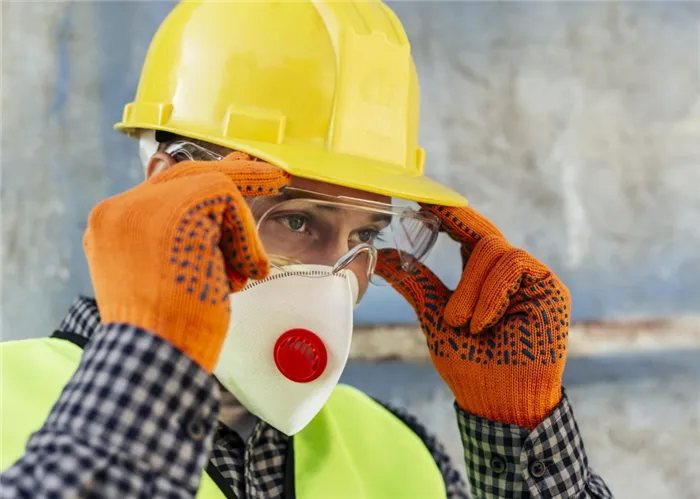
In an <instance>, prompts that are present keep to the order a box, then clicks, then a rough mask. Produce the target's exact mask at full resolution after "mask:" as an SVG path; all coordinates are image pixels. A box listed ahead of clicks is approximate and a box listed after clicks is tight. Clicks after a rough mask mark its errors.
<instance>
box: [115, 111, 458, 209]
mask: <svg viewBox="0 0 700 499" xmlns="http://www.w3.org/2000/svg"><path fill="white" fill-rule="evenodd" d="M114 128H115V129H116V130H118V131H120V132H123V133H125V134H127V135H132V136H133V135H136V136H137V135H138V134H139V130H145V129H148V130H153V129H158V130H161V131H164V132H171V133H175V134H180V135H181V134H182V132H181V129H180V128H172V129H171V128H169V127H167V126H162V127H154V126H153V125H149V124H144V125H143V126H139V124H136V123H129V124H128V125H127V124H126V123H118V124H116V125H115V126H114ZM187 136H188V138H191V139H198V140H203V141H205V142H210V143H215V144H217V145H220V146H223V147H228V148H230V149H233V150H236V151H241V152H245V153H248V154H250V155H252V156H255V157H256V158H260V159H262V160H264V161H267V162H268V163H271V164H273V165H275V166H278V167H280V168H282V169H283V170H284V171H286V172H287V173H289V174H291V175H294V176H297V177H301V178H306V179H312V180H318V181H321V182H327V183H329V184H334V185H340V186H343V187H350V188H352V189H358V190H362V191H366V192H371V193H374V194H380V195H384V196H390V197H395V198H400V199H406V200H409V201H415V202H419V203H427V204H434V205H441V206H451V207H463V206H467V204H468V202H467V199H466V198H465V197H464V196H462V195H461V194H459V193H458V192H456V191H455V190H453V189H450V188H449V187H446V186H444V185H442V184H440V183H439V182H437V181H435V180H433V179H431V178H429V177H426V176H424V175H420V174H412V173H411V172H408V171H406V170H405V169H403V168H401V167H397V166H395V165H392V164H388V163H384V162H381V161H377V160H372V159H367V158H362V157H358V156H352V155H349V154H338V153H334V152H330V151H327V150H325V149H321V148H317V147H313V148H312V147H307V146H297V145H294V144H270V143H266V142H255V141H249V140H241V139H234V138H231V139H226V140H224V139H218V138H217V139H216V140H215V141H212V138H211V137H207V136H199V135H197V134H187Z"/></svg>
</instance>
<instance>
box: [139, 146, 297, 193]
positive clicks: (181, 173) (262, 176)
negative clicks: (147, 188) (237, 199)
mask: <svg viewBox="0 0 700 499" xmlns="http://www.w3.org/2000/svg"><path fill="white" fill-rule="evenodd" d="M240 158H241V153H233V154H230V155H229V156H226V158H224V159H223V160H221V161H183V162H181V163H178V164H177V165H175V166H173V167H172V168H168V169H167V170H164V171H163V172H161V173H159V174H158V175H156V176H154V177H152V178H151V179H149V180H148V182H150V183H160V182H167V181H170V180H174V179H178V178H183V177H191V176H195V175H202V174H205V173H223V174H224V175H226V177H227V178H228V179H229V180H231V181H232V182H233V183H234V184H235V185H236V187H237V188H238V190H239V191H240V192H241V193H242V194H243V196H245V197H256V196H272V195H274V194H277V193H278V192H279V190H280V189H281V188H282V187H284V186H286V185H288V184H289V182H290V180H291V176H290V175H289V174H288V173H287V172H285V171H284V170H282V169H281V168H278V167H276V166H273V165H271V164H269V163H266V162H264V161H257V160H252V159H240Z"/></svg>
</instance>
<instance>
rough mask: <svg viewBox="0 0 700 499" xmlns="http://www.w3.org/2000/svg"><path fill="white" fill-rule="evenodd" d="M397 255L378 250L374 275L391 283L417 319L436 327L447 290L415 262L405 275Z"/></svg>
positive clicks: (389, 250)
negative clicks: (413, 266)
mask: <svg viewBox="0 0 700 499" xmlns="http://www.w3.org/2000/svg"><path fill="white" fill-rule="evenodd" d="M401 263H402V260H401V256H400V253H399V252H398V251H397V250H395V249H384V250H381V251H379V255H378V260H377V266H376V268H375V269H374V273H375V274H377V275H378V276H379V277H381V278H382V279H384V280H385V281H387V282H388V283H390V284H391V283H393V284H392V287H393V288H394V289H395V290H396V291H397V292H398V293H399V294H400V295H401V296H403V297H404V298H405V299H406V301H407V302H408V303H409V305H411V306H412V307H413V309H414V310H415V311H416V314H417V315H418V318H419V320H423V319H425V320H426V321H427V323H428V324H431V325H433V326H437V321H438V320H440V317H441V309H442V303H441V302H443V301H444V300H446V299H447V297H448V296H449V293H450V290H449V289H448V288H447V286H445V285H444V284H443V282H442V281H441V280H440V278H439V277H437V276H436V275H435V274H434V273H433V272H432V271H431V270H430V269H429V268H428V267H426V266H425V265H423V264H422V263H420V262H416V263H415V264H414V265H415V268H414V269H413V270H412V271H411V272H410V273H408V272H407V271H406V270H405V269H404V268H403V267H402V266H401Z"/></svg>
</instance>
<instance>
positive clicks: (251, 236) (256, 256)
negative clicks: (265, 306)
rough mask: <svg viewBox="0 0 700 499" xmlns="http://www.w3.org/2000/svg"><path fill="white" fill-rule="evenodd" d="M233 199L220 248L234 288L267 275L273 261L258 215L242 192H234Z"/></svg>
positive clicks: (226, 218)
mask: <svg viewBox="0 0 700 499" xmlns="http://www.w3.org/2000/svg"><path fill="white" fill-rule="evenodd" d="M230 197H231V200H230V201H229V203H228V207H227V209H226V211H225V212H224V216H223V223H222V225H221V242H220V245H219V246H220V248H221V251H222V253H223V255H224V263H225V265H226V275H227V276H228V278H229V284H230V285H231V289H232V291H234V292H235V291H239V290H240V289H242V288H243V287H245V285H246V282H247V279H248V278H250V279H264V278H265V277H267V276H268V274H269V273H270V262H269V260H268V258H267V254H266V253H265V249H264V248H263V245H262V242H261V241H260V238H259V237H258V234H257V229H256V224H255V219H254V218H253V215H252V213H251V212H250V208H249V207H248V205H247V204H246V202H245V201H244V200H243V196H242V195H241V193H240V192H231V193H230Z"/></svg>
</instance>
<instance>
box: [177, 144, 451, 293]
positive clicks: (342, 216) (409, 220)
mask: <svg viewBox="0 0 700 499" xmlns="http://www.w3.org/2000/svg"><path fill="white" fill-rule="evenodd" d="M166 152H168V153H169V154H170V155H171V156H173V157H174V158H175V159H176V160H179V161H182V160H199V161H201V160H205V161H218V160H221V159H223V157H222V156H220V155H218V154H216V153H214V152H212V151H209V150H207V149H205V148H203V147H201V146H199V145H197V144H194V143H192V142H187V141H177V142H175V143H173V144H171V145H170V146H168V148H166ZM248 202H249V205H250V208H251V210H252V213H253V215H254V217H255V220H256V223H257V229H258V236H259V238H260V240H261V242H262V244H263V247H264V248H265V251H266V253H267V254H268V257H269V258H270V262H271V264H272V265H273V266H274V267H277V268H284V267H288V266H292V265H293V266H294V268H295V269H305V268H306V270H308V272H304V275H307V276H309V277H314V276H316V275H318V276H319V277H320V276H324V275H327V274H326V273H324V272H314V271H313V270H314V268H316V266H317V265H323V266H326V267H332V268H333V270H334V271H335V272H339V271H341V270H343V269H349V270H351V271H353V272H354V273H355V274H356V275H357V277H358V278H359V279H360V280H361V281H363V280H369V281H370V282H372V283H373V284H375V285H379V286H381V285H386V284H389V285H392V284H396V283H397V282H400V280H402V279H403V278H404V277H406V276H408V275H409V274H410V273H411V272H412V271H413V270H414V268H415V266H416V264H417V263H418V262H421V261H422V260H424V259H425V257H426V256H427V255H428V253H429V251H430V250H431V249H432V247H433V246H434V244H435V241H436V240H437V237H438V231H439V228H440V222H439V220H438V219H437V217H435V216H434V215H432V214H430V213H425V212H422V211H420V210H419V209H418V206H417V205H416V204H413V203H410V202H408V201H404V200H393V202H392V203H391V204H389V203H381V202H376V201H370V200H366V199H360V198H354V197H348V196H335V195H330V194H326V193H320V192H315V191H311V190H306V189H300V188H297V187H292V186H287V187H284V188H283V189H282V190H281V191H280V193H279V194H277V195H275V196H268V197H260V198H253V199H249V200H248ZM382 250H396V251H397V252H398V254H397V256H398V257H399V260H400V263H399V265H400V267H401V270H402V272H395V273H393V275H394V276H395V277H392V280H391V281H387V280H385V279H382V278H380V277H379V276H377V275H375V274H374V269H375V266H376V263H377V259H378V258H379V257H380V252H381V251H382Z"/></svg>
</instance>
